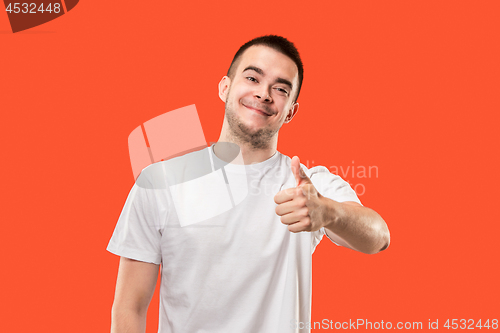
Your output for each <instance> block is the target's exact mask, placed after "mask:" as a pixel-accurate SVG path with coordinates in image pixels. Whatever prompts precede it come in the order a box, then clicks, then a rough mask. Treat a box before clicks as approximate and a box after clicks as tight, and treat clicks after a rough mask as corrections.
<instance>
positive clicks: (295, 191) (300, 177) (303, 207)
mask: <svg viewBox="0 0 500 333" xmlns="http://www.w3.org/2000/svg"><path fill="white" fill-rule="evenodd" d="M291 168H292V173H293V175H294V177H295V181H296V184H297V186H296V187H294V188H289V189H285V190H282V191H280V192H278V194H276V195H275V196H274V202H276V204H278V206H276V214H277V215H279V216H281V218H280V220H281V222H282V223H283V224H286V225H288V230H290V231H291V232H301V231H316V230H319V229H321V227H323V226H325V225H326V224H325V221H323V220H324V215H326V214H325V213H324V212H325V211H326V205H325V203H324V200H325V198H324V197H323V196H322V195H321V194H319V192H318V191H317V190H316V188H315V187H314V185H313V184H312V182H311V180H310V179H309V177H307V175H306V174H305V172H304V170H302V168H301V167H300V160H299V158H298V157H297V156H294V157H293V158H292V165H291Z"/></svg>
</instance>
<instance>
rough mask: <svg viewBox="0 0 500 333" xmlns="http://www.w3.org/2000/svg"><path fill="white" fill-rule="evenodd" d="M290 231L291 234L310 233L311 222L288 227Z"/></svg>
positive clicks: (301, 222) (302, 222)
mask: <svg viewBox="0 0 500 333" xmlns="http://www.w3.org/2000/svg"><path fill="white" fill-rule="evenodd" d="M288 230H289V231H290V232H294V233H296V232H302V231H310V230H311V228H310V226H309V221H300V222H297V223H293V224H290V225H288Z"/></svg>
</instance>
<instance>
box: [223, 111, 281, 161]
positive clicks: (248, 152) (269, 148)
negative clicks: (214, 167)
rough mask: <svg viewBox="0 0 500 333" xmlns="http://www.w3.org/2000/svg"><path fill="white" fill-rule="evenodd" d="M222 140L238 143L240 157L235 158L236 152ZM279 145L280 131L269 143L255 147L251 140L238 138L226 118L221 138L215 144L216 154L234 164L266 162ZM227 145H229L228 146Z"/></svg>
mask: <svg viewBox="0 0 500 333" xmlns="http://www.w3.org/2000/svg"><path fill="white" fill-rule="evenodd" d="M222 142H230V143H234V144H236V145H238V147H239V149H240V155H239V156H238V158H236V159H234V154H232V153H231V152H230V151H228V150H227V149H225V148H224V145H222V144H220V143H222ZM277 146H278V132H276V135H274V136H273V137H272V139H271V140H270V141H269V144H268V145H266V146H265V147H262V148H255V147H253V146H252V145H251V143H249V142H242V141H241V140H238V138H237V137H236V136H234V135H232V134H231V131H230V130H229V125H228V124H227V122H226V120H225V119H224V123H223V125H222V131H221V133H220V136H219V140H217V143H216V144H215V146H214V152H215V155H216V156H217V157H218V158H220V159H221V160H223V161H225V162H228V163H229V162H233V163H234V164H255V163H260V162H264V161H265V160H267V159H269V158H271V157H272V156H273V155H274V154H275V153H276V150H277ZM226 147H227V146H226Z"/></svg>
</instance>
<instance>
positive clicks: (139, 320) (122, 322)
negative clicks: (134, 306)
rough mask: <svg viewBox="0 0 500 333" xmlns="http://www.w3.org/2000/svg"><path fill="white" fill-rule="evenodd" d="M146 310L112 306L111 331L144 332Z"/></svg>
mask: <svg viewBox="0 0 500 333" xmlns="http://www.w3.org/2000/svg"><path fill="white" fill-rule="evenodd" d="M146 316H147V312H144V311H143V312H142V313H139V312H137V311H134V310H131V309H122V308H118V307H113V309H112V310H111V333H144V332H146Z"/></svg>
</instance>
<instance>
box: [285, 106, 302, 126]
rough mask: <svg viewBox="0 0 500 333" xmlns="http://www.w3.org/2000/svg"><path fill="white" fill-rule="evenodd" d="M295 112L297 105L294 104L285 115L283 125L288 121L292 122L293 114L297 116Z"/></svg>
mask: <svg viewBox="0 0 500 333" xmlns="http://www.w3.org/2000/svg"><path fill="white" fill-rule="evenodd" d="M297 111H299V103H295V104H293V105H292V107H291V108H290V110H289V111H288V114H287V115H286V118H285V123H289V122H290V121H292V118H293V117H294V116H295V114H297Z"/></svg>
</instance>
